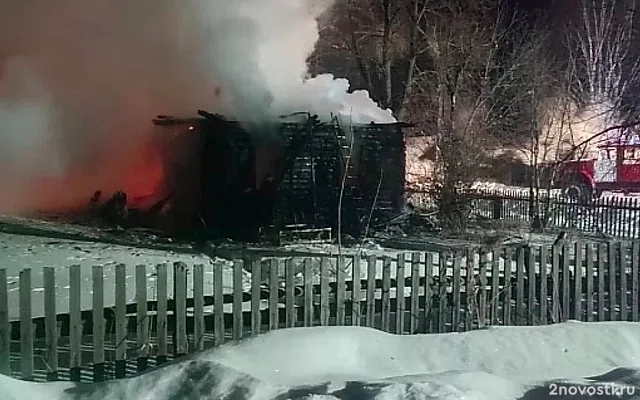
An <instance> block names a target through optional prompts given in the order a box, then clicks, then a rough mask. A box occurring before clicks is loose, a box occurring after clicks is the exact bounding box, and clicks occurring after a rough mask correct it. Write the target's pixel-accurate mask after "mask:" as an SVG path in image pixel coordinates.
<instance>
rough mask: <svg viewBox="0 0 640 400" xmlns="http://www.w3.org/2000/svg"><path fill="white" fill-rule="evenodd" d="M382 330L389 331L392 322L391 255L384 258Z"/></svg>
mask: <svg viewBox="0 0 640 400" xmlns="http://www.w3.org/2000/svg"><path fill="white" fill-rule="evenodd" d="M381 321H382V330H383V331H384V332H389V329H390V323H391V257H389V256H385V257H384V259H383V260H382V317H381Z"/></svg>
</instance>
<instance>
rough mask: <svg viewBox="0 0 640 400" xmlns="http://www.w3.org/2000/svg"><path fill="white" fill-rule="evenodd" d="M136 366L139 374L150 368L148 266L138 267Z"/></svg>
mask: <svg viewBox="0 0 640 400" xmlns="http://www.w3.org/2000/svg"><path fill="white" fill-rule="evenodd" d="M135 282H136V350H137V357H136V365H137V370H138V372H143V371H146V370H147V368H148V366H149V316H148V310H147V307H148V306H147V266H146V265H136V278H135Z"/></svg>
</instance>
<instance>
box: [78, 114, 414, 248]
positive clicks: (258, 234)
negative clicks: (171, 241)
mask: <svg viewBox="0 0 640 400" xmlns="http://www.w3.org/2000/svg"><path fill="white" fill-rule="evenodd" d="M153 123H154V125H155V126H156V127H157V128H158V133H157V135H158V146H159V149H160V152H161V154H162V159H163V164H164V165H163V169H164V171H165V177H164V180H165V181H164V187H165V192H166V196H163V198H161V199H159V200H158V201H157V203H156V204H155V205H153V206H151V207H150V208H147V209H135V208H130V207H129V206H128V205H127V195H126V193H123V192H119V193H116V194H115V195H114V196H113V197H112V198H110V199H108V200H107V201H106V202H105V203H101V202H100V200H99V199H100V193H99V192H96V193H95V194H94V196H93V197H92V199H91V201H90V209H91V210H92V213H93V215H96V216H98V217H99V218H101V219H102V220H103V221H108V223H109V224H115V225H119V226H128V227H133V226H137V227H140V226H144V227H148V228H154V229H159V230H162V231H164V232H166V233H170V234H171V235H173V236H177V237H184V238H190V239H196V240H214V239H221V238H226V239H232V240H236V241H243V242H260V241H264V240H269V241H276V242H280V241H281V240H286V239H290V240H292V239H294V238H295V237H300V238H303V239H307V240H330V239H331V237H332V236H333V237H335V235H336V233H338V227H339V228H340V233H341V234H348V235H351V236H353V237H360V236H362V235H363V234H365V233H367V232H370V231H371V230H373V229H375V228H376V227H378V226H380V225H383V224H385V223H386V222H388V221H391V220H393V219H394V218H396V217H397V216H398V215H400V214H402V213H403V210H404V209H405V196H404V177H405V143H404V135H403V131H402V130H403V128H405V127H407V126H409V125H408V124H404V123H392V124H376V123H371V124H366V125H353V126H348V127H345V126H341V125H340V123H339V122H338V119H334V120H333V121H332V122H331V123H326V122H321V121H320V120H319V119H318V117H317V116H315V115H311V114H309V113H297V114H293V115H289V116H286V117H282V118H281V120H280V121H279V122H278V123H268V124H250V123H243V122H240V121H234V120H229V119H226V118H224V117H223V116H220V115H215V114H211V113H208V112H206V111H202V110H200V111H198V116H197V117H192V118H177V117H171V116H158V117H157V118H155V119H154V120H153ZM339 210H340V211H339Z"/></svg>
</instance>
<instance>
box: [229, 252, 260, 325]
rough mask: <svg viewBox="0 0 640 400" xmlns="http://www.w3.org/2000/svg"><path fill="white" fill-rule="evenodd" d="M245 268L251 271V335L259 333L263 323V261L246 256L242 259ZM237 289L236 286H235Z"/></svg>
mask: <svg viewBox="0 0 640 400" xmlns="http://www.w3.org/2000/svg"><path fill="white" fill-rule="evenodd" d="M242 263H243V265H244V267H245V268H247V269H248V270H249V271H251V335H254V336H255V335H258V334H259V333H260V327H261V325H262V316H261V315H260V302H261V288H260V286H261V284H262V273H261V272H262V263H261V260H258V259H256V258H255V257H248V256H245V257H244V258H243V259H242ZM234 290H235V288H234Z"/></svg>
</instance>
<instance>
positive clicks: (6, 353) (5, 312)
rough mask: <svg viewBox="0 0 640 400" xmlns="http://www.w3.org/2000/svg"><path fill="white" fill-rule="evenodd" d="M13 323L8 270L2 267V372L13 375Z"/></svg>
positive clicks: (0, 366)
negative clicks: (8, 287)
mask: <svg viewBox="0 0 640 400" xmlns="http://www.w3.org/2000/svg"><path fill="white" fill-rule="evenodd" d="M10 354H11V324H10V323H9V291H8V290H7V270H6V269H4V268H2V269H0V374H3V375H11V366H10V364H9V360H10Z"/></svg>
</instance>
